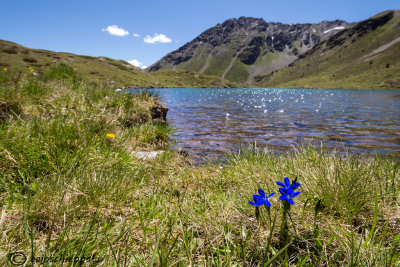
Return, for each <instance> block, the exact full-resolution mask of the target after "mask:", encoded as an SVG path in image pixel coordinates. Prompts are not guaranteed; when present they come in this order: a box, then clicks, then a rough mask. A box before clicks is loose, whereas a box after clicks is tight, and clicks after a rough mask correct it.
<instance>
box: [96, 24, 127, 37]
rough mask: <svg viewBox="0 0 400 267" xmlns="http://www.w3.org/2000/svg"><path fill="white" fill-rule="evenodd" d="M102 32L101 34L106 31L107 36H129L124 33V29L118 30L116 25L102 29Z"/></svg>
mask: <svg viewBox="0 0 400 267" xmlns="http://www.w3.org/2000/svg"><path fill="white" fill-rule="evenodd" d="M102 31H103V32H105V31H106V32H108V33H109V34H111V35H115V36H126V35H128V34H129V32H128V31H126V30H124V29H122V28H119V27H118V26H117V25H111V26H108V27H107V28H105V29H102Z"/></svg>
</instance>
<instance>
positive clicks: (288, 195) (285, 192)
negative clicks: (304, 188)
mask: <svg viewBox="0 0 400 267" xmlns="http://www.w3.org/2000/svg"><path fill="white" fill-rule="evenodd" d="M279 192H280V193H281V194H282V196H280V197H279V200H281V201H285V200H286V201H287V202H289V204H291V205H293V204H294V201H293V199H292V198H295V197H297V196H298V195H300V192H294V191H293V190H292V189H291V188H287V189H284V188H279Z"/></svg>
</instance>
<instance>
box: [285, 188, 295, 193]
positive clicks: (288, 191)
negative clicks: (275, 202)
mask: <svg viewBox="0 0 400 267" xmlns="http://www.w3.org/2000/svg"><path fill="white" fill-rule="evenodd" d="M293 193H294V191H293V190H292V188H290V187H288V188H287V189H286V194H288V195H292V194H293Z"/></svg>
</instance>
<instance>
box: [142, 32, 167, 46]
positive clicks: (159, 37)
mask: <svg viewBox="0 0 400 267" xmlns="http://www.w3.org/2000/svg"><path fill="white" fill-rule="evenodd" d="M143 41H144V42H145V43H148V44H155V43H170V42H172V40H171V38H168V37H167V36H166V35H165V34H162V33H160V34H158V33H155V34H154V36H153V37H151V36H150V35H147V36H146V37H144V38H143Z"/></svg>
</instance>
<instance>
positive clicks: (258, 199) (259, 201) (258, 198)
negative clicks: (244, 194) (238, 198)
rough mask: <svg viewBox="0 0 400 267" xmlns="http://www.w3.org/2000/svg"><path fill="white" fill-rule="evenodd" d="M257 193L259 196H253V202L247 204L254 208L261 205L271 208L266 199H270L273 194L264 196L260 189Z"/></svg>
mask: <svg viewBox="0 0 400 267" xmlns="http://www.w3.org/2000/svg"><path fill="white" fill-rule="evenodd" d="M258 193H259V194H260V195H253V199H254V202H253V201H249V203H250V204H251V205H253V206H255V207H259V206H261V205H262V204H265V205H266V206H267V207H271V203H270V202H269V201H268V198H270V197H272V196H273V195H275V192H274V193H272V194H269V195H268V196H265V193H264V191H263V190H262V189H261V188H259V189H258Z"/></svg>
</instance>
